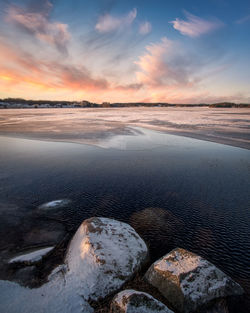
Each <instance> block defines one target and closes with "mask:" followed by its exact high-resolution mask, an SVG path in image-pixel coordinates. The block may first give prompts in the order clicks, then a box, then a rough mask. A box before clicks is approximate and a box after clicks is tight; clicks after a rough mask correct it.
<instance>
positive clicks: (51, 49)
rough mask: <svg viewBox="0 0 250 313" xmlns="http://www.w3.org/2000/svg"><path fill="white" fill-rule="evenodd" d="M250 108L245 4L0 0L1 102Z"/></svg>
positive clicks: (248, 9)
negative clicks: (239, 105) (232, 104)
mask: <svg viewBox="0 0 250 313" xmlns="http://www.w3.org/2000/svg"><path fill="white" fill-rule="evenodd" d="M7 97H20V98H25V99H48V100H70V101H79V100H88V101H92V102H97V103H102V102H169V103H213V102H221V101H231V102H238V103H239V102H246V103H250V1H249V0H237V1H234V0H207V1H201V0H190V1H184V0H175V1H167V0H152V1H151V0H147V1H146V0H137V1H131V0H127V1H122V0H74V1H73V0H72V1H68V0H39V1H34V0H17V1H11V0H0V98H7Z"/></svg>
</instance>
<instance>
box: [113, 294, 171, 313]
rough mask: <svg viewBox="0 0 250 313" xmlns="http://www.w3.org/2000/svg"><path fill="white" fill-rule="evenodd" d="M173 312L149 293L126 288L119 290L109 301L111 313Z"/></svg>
mask: <svg viewBox="0 0 250 313" xmlns="http://www.w3.org/2000/svg"><path fill="white" fill-rule="evenodd" d="M142 312H143V313H173V311H171V310H170V309H169V308H168V307H167V306H166V305H164V304H163V303H161V302H160V301H158V300H156V299H155V298H153V297H152V296H151V295H149V294H147V293H145V292H141V291H136V290H132V289H127V290H123V291H121V292H119V293H118V294H117V295H116V296H115V297H114V299H113V300H112V303H111V313H142Z"/></svg>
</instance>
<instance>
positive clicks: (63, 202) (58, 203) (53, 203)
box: [38, 199, 71, 210]
mask: <svg viewBox="0 0 250 313" xmlns="http://www.w3.org/2000/svg"><path fill="white" fill-rule="evenodd" d="M70 202H71V200H69V199H61V200H54V201H50V202H47V203H44V204H42V205H40V206H39V207H38V208H39V209H43V210H50V209H58V208H60V207H64V206H66V205H68V204H70Z"/></svg>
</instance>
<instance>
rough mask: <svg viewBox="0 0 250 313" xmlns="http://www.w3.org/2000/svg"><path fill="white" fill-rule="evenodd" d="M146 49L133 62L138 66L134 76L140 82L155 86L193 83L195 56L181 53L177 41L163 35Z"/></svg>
mask: <svg viewBox="0 0 250 313" xmlns="http://www.w3.org/2000/svg"><path fill="white" fill-rule="evenodd" d="M146 50H147V52H146V54H144V55H142V56H140V57H139V60H138V61H136V62H135V63H136V64H137V65H138V67H139V71H137V72H136V76H137V79H138V81H139V82H140V83H142V84H144V85H146V86H151V87H156V88H158V87H161V86H172V87H173V86H191V85H193V83H194V82H195V78H194V75H193V74H194V69H195V67H196V61H195V58H192V57H191V56H189V55H188V54H183V53H182V49H181V47H180V46H179V44H178V43H177V42H175V41H172V40H169V39H167V38H166V37H164V38H162V40H161V42H159V43H155V44H151V45H149V46H147V47H146Z"/></svg>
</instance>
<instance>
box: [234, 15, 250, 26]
mask: <svg viewBox="0 0 250 313" xmlns="http://www.w3.org/2000/svg"><path fill="white" fill-rule="evenodd" d="M246 22H250V14H248V15H246V16H243V17H242V18H240V19H238V20H237V21H235V23H236V24H244V23H246Z"/></svg>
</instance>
